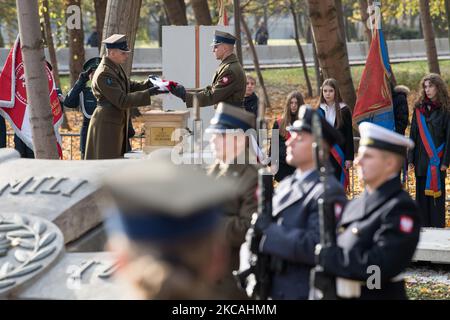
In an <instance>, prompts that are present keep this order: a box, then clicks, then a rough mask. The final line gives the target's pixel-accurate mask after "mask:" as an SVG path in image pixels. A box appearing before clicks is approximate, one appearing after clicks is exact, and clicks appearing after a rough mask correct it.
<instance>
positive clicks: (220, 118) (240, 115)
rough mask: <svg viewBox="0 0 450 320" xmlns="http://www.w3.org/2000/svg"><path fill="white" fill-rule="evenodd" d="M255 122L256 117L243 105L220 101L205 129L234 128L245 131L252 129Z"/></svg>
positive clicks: (225, 129) (217, 130) (219, 131)
mask: <svg viewBox="0 0 450 320" xmlns="http://www.w3.org/2000/svg"><path fill="white" fill-rule="evenodd" d="M255 124H256V118H255V115H254V114H253V113H251V112H248V111H246V110H245V109H244V108H243V107H239V106H233V105H230V104H227V103H225V102H220V103H219V104H218V106H217V109H216V112H215V114H214V117H213V118H212V119H211V121H210V125H209V127H208V128H207V129H206V130H207V132H211V133H214V132H218V133H221V132H226V131H227V130H236V129H242V130H243V131H247V130H248V129H254V128H255Z"/></svg>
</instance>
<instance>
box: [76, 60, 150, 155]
mask: <svg viewBox="0 0 450 320" xmlns="http://www.w3.org/2000/svg"><path fill="white" fill-rule="evenodd" d="M151 86H152V85H151V82H150V81H149V80H146V81H143V82H137V81H133V80H130V79H128V77H127V76H126V74H125V71H124V70H123V68H122V66H120V65H118V64H115V63H114V62H112V61H111V60H110V59H109V58H107V57H103V59H102V61H101V62H100V65H99V66H98V68H97V70H96V71H95V73H94V76H93V79H92V92H93V93H94V96H95V97H96V99H97V108H96V109H95V111H94V113H93V115H92V118H91V122H90V124H89V129H88V135H87V141H86V154H85V159H114V158H120V157H122V156H123V154H124V153H125V148H126V139H127V136H128V134H127V133H128V117H129V110H130V108H132V107H138V106H146V105H149V104H150V93H149V91H148V90H146V89H148V88H149V87H151Z"/></svg>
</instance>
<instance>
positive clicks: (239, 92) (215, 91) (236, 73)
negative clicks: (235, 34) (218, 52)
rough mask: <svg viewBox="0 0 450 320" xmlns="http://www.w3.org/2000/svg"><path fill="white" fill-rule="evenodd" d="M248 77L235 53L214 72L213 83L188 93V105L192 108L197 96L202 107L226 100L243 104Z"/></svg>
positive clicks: (230, 102) (237, 104) (235, 103)
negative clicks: (194, 98) (200, 89)
mask: <svg viewBox="0 0 450 320" xmlns="http://www.w3.org/2000/svg"><path fill="white" fill-rule="evenodd" d="M246 84H247V78H246V76H245V72H244V69H243V68H242V66H241V64H240V63H239V60H238V58H237V57H236V55H235V54H231V55H229V56H228V57H227V58H225V59H224V60H223V61H222V63H221V64H220V65H219V67H218V68H217V70H216V73H215V74H214V78H213V82H212V85H210V86H207V87H206V88H205V89H203V90H202V91H200V92H197V93H189V92H188V93H186V106H187V107H188V108H192V104H193V97H194V96H197V98H198V104H199V106H200V107H206V106H212V105H215V104H217V103H219V102H226V103H229V104H232V105H235V106H238V107H240V106H242V104H243V101H244V95H245V87H246Z"/></svg>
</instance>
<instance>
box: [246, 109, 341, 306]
mask: <svg viewBox="0 0 450 320" xmlns="http://www.w3.org/2000/svg"><path fill="white" fill-rule="evenodd" d="M315 113H316V111H315V110H313V109H312V108H311V107H309V106H306V105H303V106H301V108H300V111H299V120H297V121H295V122H294V123H293V125H292V126H290V127H287V128H286V129H287V130H288V131H289V132H290V134H291V136H290V138H289V139H288V140H287V141H286V146H287V155H286V161H287V163H288V164H289V165H291V166H293V167H295V168H296V171H295V172H294V174H292V175H291V176H289V177H287V178H285V179H284V180H283V181H282V182H281V183H280V184H279V185H278V187H277V189H276V190H275V195H274V197H273V200H272V206H273V211H272V215H271V216H268V215H259V216H258V219H257V220H256V223H255V225H254V230H253V232H254V233H255V234H256V235H258V234H259V235H260V236H261V237H260V239H261V240H260V241H259V243H256V244H255V243H251V244H248V243H246V245H247V246H252V247H253V248H255V247H256V248H257V249H256V250H258V249H259V251H260V252H261V253H262V254H266V255H269V256H270V267H271V270H270V271H271V272H270V273H271V276H270V277H271V281H270V282H271V284H270V285H269V286H268V287H269V290H268V291H269V293H268V294H267V295H268V297H270V298H272V299H288V300H297V299H307V298H308V294H309V276H310V270H311V268H313V267H314V262H315V261H314V249H315V246H316V244H317V243H319V238H320V236H319V216H318V211H319V206H318V199H319V198H320V197H321V196H322V195H323V193H324V186H323V183H322V182H321V181H320V180H319V172H318V170H317V168H316V165H315V162H314V156H313V148H312V144H313V142H314V136H313V134H312V118H313V115H314V114H315ZM319 120H320V122H319V125H320V126H321V127H322V132H323V140H324V142H325V143H324V144H325V146H326V147H327V148H326V149H327V151H326V152H325V154H324V156H323V157H324V159H322V160H323V161H326V159H328V154H329V153H328V152H329V148H330V146H332V145H333V144H334V143H336V142H339V141H340V140H341V139H342V136H341V135H340V133H339V132H338V131H337V130H336V129H334V128H333V127H332V126H331V125H329V124H328V122H326V120H325V119H324V118H322V117H320V119H319ZM328 166H329V165H328ZM328 176H329V177H328V179H327V186H326V188H327V196H328V197H329V199H328V200H327V201H328V202H330V203H332V204H333V208H334V210H335V214H336V215H338V214H340V213H341V210H342V208H343V206H344V205H345V203H346V196H345V193H344V190H343V188H342V186H341V185H340V184H339V182H338V181H337V180H336V179H335V178H334V176H333V174H332V172H329V174H328ZM254 238H256V239H257V237H254ZM248 240H249V241H250V237H249V239H248ZM252 251H255V249H253V250H252ZM255 276H256V277H258V275H257V274H256V275H255ZM256 280H257V281H258V279H256Z"/></svg>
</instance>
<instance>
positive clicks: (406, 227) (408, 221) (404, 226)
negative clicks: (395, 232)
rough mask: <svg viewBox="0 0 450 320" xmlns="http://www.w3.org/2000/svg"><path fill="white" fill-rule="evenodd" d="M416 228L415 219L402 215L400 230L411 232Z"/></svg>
mask: <svg viewBox="0 0 450 320" xmlns="http://www.w3.org/2000/svg"><path fill="white" fill-rule="evenodd" d="M413 228H414V221H413V219H412V218H411V217H409V216H405V215H402V216H400V231H401V232H403V233H411V232H412V231H413Z"/></svg>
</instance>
